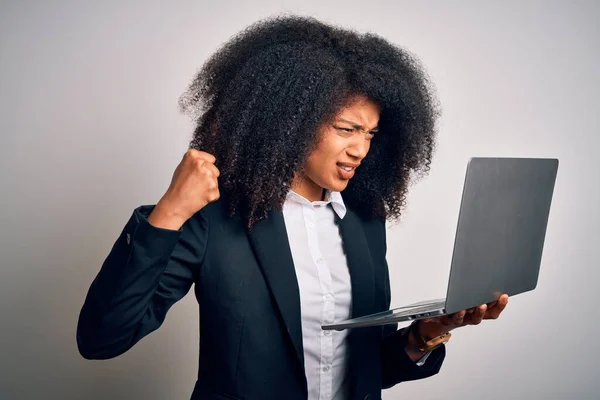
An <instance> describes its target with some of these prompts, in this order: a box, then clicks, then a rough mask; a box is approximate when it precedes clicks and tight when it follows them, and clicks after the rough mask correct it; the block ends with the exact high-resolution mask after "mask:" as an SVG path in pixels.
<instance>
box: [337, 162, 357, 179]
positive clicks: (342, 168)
mask: <svg viewBox="0 0 600 400" xmlns="http://www.w3.org/2000/svg"><path fill="white" fill-rule="evenodd" d="M356 167H358V165H352V164H346V163H338V164H337V170H338V175H339V177H340V179H343V180H348V179H350V178H352V177H353V176H354V171H355V170H356Z"/></svg>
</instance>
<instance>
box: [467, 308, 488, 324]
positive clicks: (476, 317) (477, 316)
mask: <svg viewBox="0 0 600 400" xmlns="http://www.w3.org/2000/svg"><path fill="white" fill-rule="evenodd" d="M487 309H488V307H487V305H486V304H482V305H480V306H479V307H477V308H476V309H475V311H474V312H473V314H472V315H471V321H469V322H470V324H471V325H479V324H480V323H481V321H482V320H483V317H484V316H485V313H486V311H487Z"/></svg>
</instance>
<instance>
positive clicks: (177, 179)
mask: <svg viewBox="0 0 600 400" xmlns="http://www.w3.org/2000/svg"><path fill="white" fill-rule="evenodd" d="M214 163H215V158H214V156H212V155H211V154H208V153H205V152H202V151H198V150H194V149H190V150H188V151H187V152H186V153H185V155H184V156H183V159H182V160H181V162H180V163H179V165H178V166H177V168H176V169H175V173H174V174H173V178H172V180H171V184H170V185H169V188H168V190H167V191H166V193H165V194H164V196H163V197H162V198H161V199H160V201H159V202H158V203H157V204H156V206H142V207H139V208H137V209H135V211H134V212H133V215H132V216H131V218H130V219H129V222H127V224H126V225H125V228H124V229H123V231H122V232H121V235H120V236H119V238H118V239H117V241H116V242H115V244H114V246H113V248H112V250H111V251H110V254H109V255H108V257H107V258H106V260H105V261H104V263H103V264H102V268H101V269H100V272H99V273H98V275H97V276H96V279H94V281H93V282H92V285H91V286H90V289H89V291H88V294H87V297H86V299H85V303H84V304H83V308H82V309H81V313H80V315H79V322H78V324H77V346H78V348H79V352H80V353H81V355H82V356H83V357H85V358H88V359H105V358H112V357H116V356H118V355H119V354H122V353H124V352H125V351H127V350H128V349H130V348H131V347H132V346H133V345H134V344H135V343H137V342H138V341H139V340H140V339H141V338H143V337H144V336H146V335H147V334H149V333H150V332H152V331H154V330H156V329H158V327H159V326H160V325H161V324H162V323H163V321H164V319H165V316H166V314H167V311H168V310H169V308H170V307H171V306H172V305H173V304H175V303H176V302H177V301H178V300H179V299H181V298H182V297H183V296H185V295H186V293H187V292H188V291H189V290H190V287H191V286H192V283H193V282H194V278H195V277H196V274H197V272H198V270H199V269H200V266H201V264H202V260H203V258H204V253H205V247H206V242H207V236H208V223H207V220H206V219H205V218H204V217H203V213H200V212H199V211H200V210H201V209H202V208H203V207H205V206H206V205H207V204H208V203H211V202H213V201H216V200H217V199H218V198H219V196H220V194H219V184H218V177H219V170H218V169H217V167H216V166H215V165H214Z"/></svg>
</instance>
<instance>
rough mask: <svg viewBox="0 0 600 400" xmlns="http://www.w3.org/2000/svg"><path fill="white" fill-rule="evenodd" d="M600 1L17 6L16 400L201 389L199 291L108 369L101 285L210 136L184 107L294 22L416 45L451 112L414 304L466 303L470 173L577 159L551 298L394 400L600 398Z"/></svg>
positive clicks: (4, 171)
mask: <svg viewBox="0 0 600 400" xmlns="http://www.w3.org/2000/svg"><path fill="white" fill-rule="evenodd" d="M599 4H600V3H598V2H594V1H588V2H584V1H566V0H565V1H562V2H556V1H503V2H491V1H483V2H482V1H469V2H467V1H462V2H445V1H439V2H410V1H376V0H372V1H361V2H358V1H355V2H348V1H329V2H325V1H312V0H311V1H308V0H301V1H285V0H278V1H274V0H273V1H270V0H261V1H257V2H247V3H244V2H241V1H240V2H231V1H219V2H216V1H191V0H190V1H183V0H181V1H152V0H146V1H136V2H133V1H119V2H117V1H105V2H91V1H71V2H67V1H52V2H50V1H39V2H31V1H17V0H15V1H2V2H1V6H0V152H1V153H0V155H1V156H0V178H1V179H0V188H1V190H2V195H1V196H0V199H1V200H0V201H1V204H0V269H1V274H0V313H1V314H0V321H1V322H0V324H1V326H0V345H1V348H0V398H2V399H41V398H44V399H107V398H111V399H186V398H189V395H190V393H191V391H192V388H193V385H194V382H195V377H196V372H197V357H198V351H199V349H198V309H197V304H196V303H195V299H194V297H193V295H192V294H191V293H190V294H189V295H188V296H187V297H186V298H185V299H183V300H182V301H181V302H179V303H177V304H176V305H175V306H174V307H173V309H172V310H171V311H170V313H169V314H168V316H167V319H166V322H165V323H164V325H163V326H162V327H161V328H160V329H159V330H158V331H156V332H154V333H152V334H150V335H149V336H148V337H146V338H144V339H143V340H142V341H141V342H139V343H138V344H137V345H136V346H135V347H134V348H132V349H131V350H130V351H128V352H127V353H125V354H124V355H122V356H120V357H117V358H116V359H112V360H107V361H87V360H84V359H83V358H82V357H80V356H79V354H78V352H77V347H76V342H75V329H76V322H77V317H78V314H79V310H80V308H81V305H82V304H83V300H84V297H85V294H86V292H87V290H88V287H89V284H90V283H91V281H92V279H93V278H94V277H95V275H96V273H97V272H98V270H99V268H100V266H101V264H102V262H103V260H104V258H105V257H106V256H107V255H108V252H109V250H110V248H111V246H112V244H113V243H114V241H115V239H116V238H117V236H118V234H119V233H120V232H121V229H122V228H123V226H124V224H125V222H126V221H127V219H128V218H129V216H130V215H131V213H132V211H133V209H134V208H135V207H136V206H138V205H141V204H152V203H155V202H156V201H158V199H159V198H160V196H161V195H162V194H163V193H164V191H165V190H166V188H167V187H168V184H169V182H170V179H171V176H172V173H173V170H174V168H175V167H176V165H177V164H178V162H179V161H180V159H181V156H182V155H183V153H184V152H185V150H186V149H187V144H188V141H189V139H190V138H191V130H192V122H191V121H190V120H189V119H188V118H187V117H185V116H184V115H182V114H180V112H179V110H178V106H177V99H178V97H179V95H180V94H181V93H182V92H183V91H184V90H185V88H186V86H187V84H188V83H189V82H190V80H191V78H192V76H193V74H194V73H195V72H196V70H197V69H198V68H199V67H200V66H201V65H202V63H203V62H204V61H205V60H206V58H207V57H208V56H209V55H210V54H211V53H212V52H214V51H215V50H216V49H217V48H218V47H219V46H220V45H221V44H223V43H224V42H225V41H226V40H227V39H228V38H229V37H231V36H232V35H234V34H235V33H237V32H238V31H240V30H241V29H243V28H244V27H246V26H247V25H249V24H250V23H252V22H254V21H256V20H259V19H262V18H265V17H268V16H271V15H275V14H279V13H282V12H293V13H298V14H302V15H311V16H315V17H317V18H320V19H322V20H324V21H327V22H331V23H335V24H338V25H341V26H344V27H348V28H354V29H356V30H358V31H361V32H365V31H372V32H375V33H378V34H380V35H381V36H383V37H385V38H387V39H388V40H390V41H392V42H394V43H397V44H399V45H401V46H404V47H405V48H407V49H409V50H410V51H412V52H414V53H415V54H416V55H417V56H418V57H419V58H420V59H421V60H422V62H423V63H424V65H425V66H426V67H427V69H428V71H429V74H430V76H431V78H432V80H433V82H434V83H435V85H436V87H437V93H438V96H439V99H440V102H441V105H442V109H443V115H442V118H441V120H440V125H439V140H438V149H437V152H436V154H435V158H434V161H433V164H432V168H431V172H430V174H429V175H428V176H427V177H425V178H424V179H422V180H420V181H419V182H417V183H416V184H415V185H413V186H412V188H411V192H410V196H409V198H408V202H407V206H406V208H405V212H404V215H403V218H402V220H401V221H400V223H398V224H394V225H391V226H390V230H389V234H388V249H389V250H388V260H389V265H390V269H391V282H392V290H393V298H392V305H393V306H394V305H395V306H398V305H401V304H402V303H406V302H410V301H417V300H422V299H424V298H430V297H431V298H435V297H442V296H444V295H445V289H446V283H447V279H448V273H449V268H450V258H451V251H452V246H453V239H454V232H455V229H456V221H457V216H458V207H459V203H460V194H461V191H462V183H463V179H464V172H465V167H466V162H467V160H468V158H469V157H471V156H518V157H521V156H531V157H557V158H559V159H560V167H559V173H558V178H557V182H556V189H555V195H554V200H553V204H552V209H551V213H550V220H549V224H548V230H547V236H546V244H545V248H544V255H543V259H542V268H541V275H540V280H539V285H538V288H537V289H536V290H535V291H533V292H530V293H527V294H523V295H521V296H517V297H514V298H512V299H511V301H510V304H509V307H508V308H507V310H506V312H505V314H504V315H503V316H502V317H501V318H500V319H499V320H497V321H487V322H485V323H483V324H482V325H480V326H477V327H467V328H464V329H461V330H458V331H456V332H455V333H454V336H453V339H452V341H451V343H450V344H449V345H448V347H447V349H448V355H447V358H446V361H445V363H444V366H443V368H442V370H441V372H440V374H439V375H437V376H435V377H433V378H430V379H426V380H422V381H419V382H411V383H405V384H401V385H398V386H396V387H395V388H393V389H391V390H387V391H385V392H384V399H413V398H419V399H462V400H467V399H533V398H536V399H537V398H544V399H567V398H569V399H592V398H598V394H597V392H599V391H600V383H599V382H598V379H597V378H598V372H597V365H598V359H599V357H600V345H599V344H598V339H597V332H598V327H599V323H598V314H597V312H596V310H597V306H596V304H597V303H598V300H597V288H598V284H599V281H600V279H599V278H600V272H599V267H600V250H599V249H600V233H599V232H600V211H599V206H598V205H599V204H600V190H599V184H600V153H599V152H600V140H599V139H598V134H599V131H600V117H599V114H598V109H599V104H600V102H599V99H600V95H599V92H600V66H599V62H600V54H599V50H600V46H599V45H600V32H599V28H598V20H599V17H600V5H599Z"/></svg>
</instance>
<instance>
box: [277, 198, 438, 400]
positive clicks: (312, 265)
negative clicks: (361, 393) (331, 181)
mask: <svg viewBox="0 0 600 400" xmlns="http://www.w3.org/2000/svg"><path fill="white" fill-rule="evenodd" d="M330 203H331V207H329V206H328V205H329V204H330ZM334 212H335V213H336V214H337V215H338V216H339V217H340V218H344V216H345V215H346V206H345V204H344V201H343V199H342V195H341V194H340V193H339V192H328V194H327V199H326V200H325V201H313V202H310V201H309V200H307V199H305V198H304V197H302V196H301V195H299V194H298V193H296V192H294V191H292V190H290V191H289V192H288V195H287V198H286V201H285V203H284V204H283V218H284V221H285V226H286V230H287V235H288V241H289V243H290V250H291V252H292V259H293V261H294V267H295V269H296V277H297V279H298V288H299V290H300V308H301V321H302V344H303V347H304V370H305V373H306V380H307V384H308V398H309V399H310V400H341V399H347V398H348V395H349V392H348V389H349V385H348V383H349V382H347V381H346V380H345V379H346V362H347V344H346V336H347V335H348V331H347V330H343V331H339V332H338V331H324V330H322V329H321V325H324V324H331V323H333V322H335V321H340V320H343V319H347V318H350V316H351V314H352V284H351V281H350V271H349V270H348V263H347V262H346V255H345V254H344V249H343V247H342V237H341V236H340V232H339V228H338V226H337V225H336V223H335V215H334ZM430 354H431V352H427V353H425V354H424V355H423V357H422V358H421V359H420V360H418V361H417V363H416V364H417V365H418V366H422V365H423V364H424V363H425V361H426V360H427V358H428V357H429V355H430Z"/></svg>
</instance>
